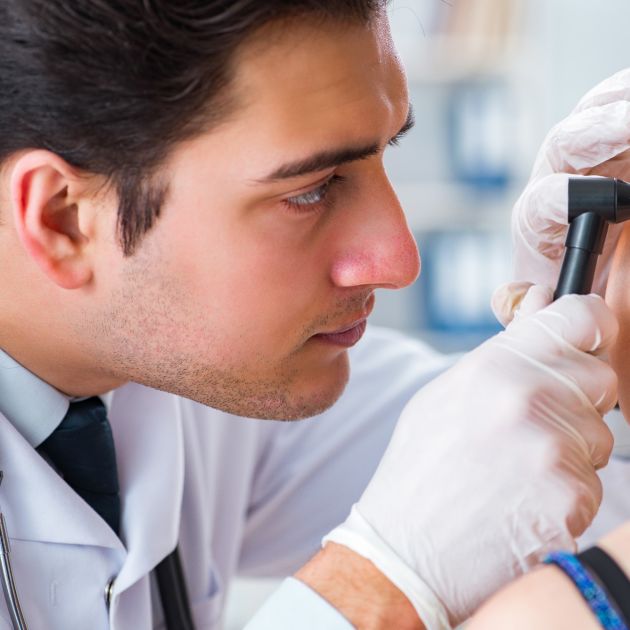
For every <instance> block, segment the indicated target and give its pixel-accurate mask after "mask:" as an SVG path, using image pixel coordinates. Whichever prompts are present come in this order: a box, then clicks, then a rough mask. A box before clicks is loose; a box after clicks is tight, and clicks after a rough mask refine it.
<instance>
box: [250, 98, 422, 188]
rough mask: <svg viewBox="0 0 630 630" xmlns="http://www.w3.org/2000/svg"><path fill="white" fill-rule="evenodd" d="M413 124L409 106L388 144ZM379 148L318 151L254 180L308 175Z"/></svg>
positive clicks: (371, 144)
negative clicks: (401, 123) (400, 125)
mask: <svg viewBox="0 0 630 630" xmlns="http://www.w3.org/2000/svg"><path fill="white" fill-rule="evenodd" d="M413 125H414V116H413V110H412V109H411V107H409V114H408V115H407V120H405V124H404V125H403V126H402V127H401V128H400V130H399V131H398V133H397V134H396V135H395V136H394V137H393V138H392V139H391V140H389V142H388V144H390V145H395V144H398V141H399V140H400V139H401V138H402V137H403V136H404V135H405V134H406V133H407V132H408V131H409V130H410V129H411V128H412V127H413ZM380 150H381V147H380V145H379V143H378V142H373V143H370V144H367V145H364V146H360V147H342V148H339V149H332V150H328V151H321V152H320V153H315V154H314V155H311V156H310V157H307V158H305V159H303V160H298V161H297V162H290V163H287V164H283V165H282V166H280V167H279V168H277V169H275V170H274V171H273V172H272V173H270V174H269V175H266V176H265V177H263V178H262V179H257V180H256V182H257V183H269V182H275V181H278V180H282V179H290V178H292V177H299V176H300V175H308V174H309V173H316V172H317V171H323V170H325V169H327V168H332V167H334V166H341V165H342V164H347V163H348V162H356V161H358V160H365V159H367V158H369V157H372V156H373V155H376V154H377V153H378V152H379V151H380Z"/></svg>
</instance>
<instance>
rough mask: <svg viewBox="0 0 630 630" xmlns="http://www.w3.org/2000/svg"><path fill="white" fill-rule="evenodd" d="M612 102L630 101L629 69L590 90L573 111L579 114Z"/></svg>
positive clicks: (617, 73)
mask: <svg viewBox="0 0 630 630" xmlns="http://www.w3.org/2000/svg"><path fill="white" fill-rule="evenodd" d="M614 101H630V68H624V69H623V70H620V71H619V72H616V73H615V74H613V75H612V76H610V77H608V78H606V79H604V80H603V81H601V82H600V83H598V84H597V85H596V86H595V87H593V88H591V89H590V90H589V91H588V92H587V93H586V94H585V95H584V96H583V97H582V98H581V99H580V100H579V102H578V104H577V105H576V106H575V108H574V109H573V111H574V112H579V111H582V110H584V109H589V108H591V107H597V106H599V105H606V104H607V103H612V102H614Z"/></svg>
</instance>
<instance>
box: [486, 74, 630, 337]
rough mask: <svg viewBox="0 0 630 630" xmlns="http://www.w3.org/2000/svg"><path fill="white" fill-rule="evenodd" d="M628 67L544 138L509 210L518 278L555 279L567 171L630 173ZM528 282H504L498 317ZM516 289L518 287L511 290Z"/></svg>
mask: <svg viewBox="0 0 630 630" xmlns="http://www.w3.org/2000/svg"><path fill="white" fill-rule="evenodd" d="M628 149H630V69H628V70H623V71H622V72H618V73H617V74H615V75H613V76H612V77H610V78H609V79H606V80H605V81H603V82H602V83H600V84H599V85H597V86H596V87H595V88H593V89H592V90H591V91H590V92H588V93H587V94H586V95H585V96H584V97H583V98H582V99H581V100H580V102H579V103H578V104H577V106H576V108H575V109H574V110H573V112H572V113H571V114H570V115H569V116H568V117H567V118H565V119H564V120H563V121H562V122H560V123H559V124H558V125H556V126H555V127H554V128H553V129H552V130H551V131H550V132H549V134H548V135H547V137H546V139H545V141H544V142H543V145H542V147H541V148H540V151H539V152H538V157H537V158H536V162H535V164H534V168H533V171H532V175H531V178H530V181H529V183H528V185H527V187H526V188H525V190H524V192H523V194H522V195H521V197H520V198H519V200H518V201H517V202H516V205H515V206H514V211H513V213H512V238H513V243H514V274H513V277H514V280H515V281H516V282H517V283H519V282H522V281H525V282H527V283H534V284H543V285H546V286H550V287H551V286H553V287H555V286H556V284H557V280H558V276H559V274H560V266H561V263H562V257H563V254H564V242H565V240H566V233H567V223H568V179H569V177H575V176H591V175H599V176H606V177H618V178H620V179H626V180H627V179H630V152H629V151H628ZM620 229H621V227H620V226H619V225H611V226H610V227H609V230H608V237H607V239H606V244H605V247H604V252H603V254H602V255H601V256H600V257H599V261H598V264H597V273H596V277H595V282H594V285H593V292H594V293H598V294H599V295H603V294H604V290H605V287H606V281H607V278H608V269H609V266H610V259H611V252H612V251H614V248H615V245H616V243H617V240H618V238H619V232H620ZM524 290H525V288H524V286H523V285H521V284H516V285H510V286H503V287H501V288H500V289H499V290H498V291H499V295H498V296H496V297H494V298H493V309H494V311H495V314H496V316H497V318H498V319H499V321H501V323H502V324H504V325H505V324H507V323H508V322H509V321H510V320H511V318H512V312H511V311H510V310H509V308H510V306H513V305H515V304H518V302H519V299H520V297H521V296H522V294H523V292H524ZM510 292H512V293H514V294H515V295H514V296H513V297H510V296H509V295H508V294H509V293H510Z"/></svg>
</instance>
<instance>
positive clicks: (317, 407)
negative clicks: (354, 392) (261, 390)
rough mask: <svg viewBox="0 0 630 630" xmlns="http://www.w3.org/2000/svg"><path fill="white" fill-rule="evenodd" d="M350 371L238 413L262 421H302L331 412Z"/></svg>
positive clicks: (315, 382) (254, 402)
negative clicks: (246, 411)
mask: <svg viewBox="0 0 630 630" xmlns="http://www.w3.org/2000/svg"><path fill="white" fill-rule="evenodd" d="M348 378H349V372H348V370H346V371H345V373H344V374H343V375H339V374H338V375H337V379H335V380H327V381H326V382H323V383H320V384H319V386H316V384H317V381H311V382H309V383H307V384H306V386H305V387H303V388H300V389H301V390H302V391H297V392H295V391H289V392H286V394H285V395H284V396H282V397H277V398H275V397H274V398H272V399H267V400H258V401H252V403H253V404H252V408H251V409H250V410H249V411H250V412H249V413H245V414H242V413H241V414H239V415H247V416H248V417H253V418H259V419H261V420H287V421H293V420H304V419H306V418H312V417H313V416H317V415H319V414H320V413H323V412H325V411H327V410H328V409H330V408H331V407H332V406H333V405H334V404H335V403H336V402H337V401H338V400H339V398H340V396H341V394H343V392H344V390H345V388H346V385H347V384H348Z"/></svg>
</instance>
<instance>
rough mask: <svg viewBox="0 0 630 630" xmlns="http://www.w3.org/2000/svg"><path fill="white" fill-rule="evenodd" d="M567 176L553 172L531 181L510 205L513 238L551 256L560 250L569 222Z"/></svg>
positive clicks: (562, 246) (552, 257)
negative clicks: (512, 204) (512, 205)
mask: <svg viewBox="0 0 630 630" xmlns="http://www.w3.org/2000/svg"><path fill="white" fill-rule="evenodd" d="M569 177H573V175H568V174H567V173H553V174H551V175H546V176H545V177H541V178H540V179H538V180H536V181H533V182H532V183H530V184H529V185H528V186H527V187H526V188H525V190H524V191H523V193H522V194H521V196H520V197H519V199H518V200H517V202H516V204H515V205H514V212H513V215H512V216H513V225H512V231H513V233H514V235H515V238H517V239H519V240H522V241H524V242H525V244H526V245H527V246H529V248H531V249H533V250H534V251H535V252H536V253H538V254H541V255H542V256H544V257H546V258H549V259H552V260H557V259H559V258H560V257H561V256H562V254H563V253H564V244H565V240H566V234H567V228H568V224H569ZM530 255H531V253H530Z"/></svg>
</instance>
